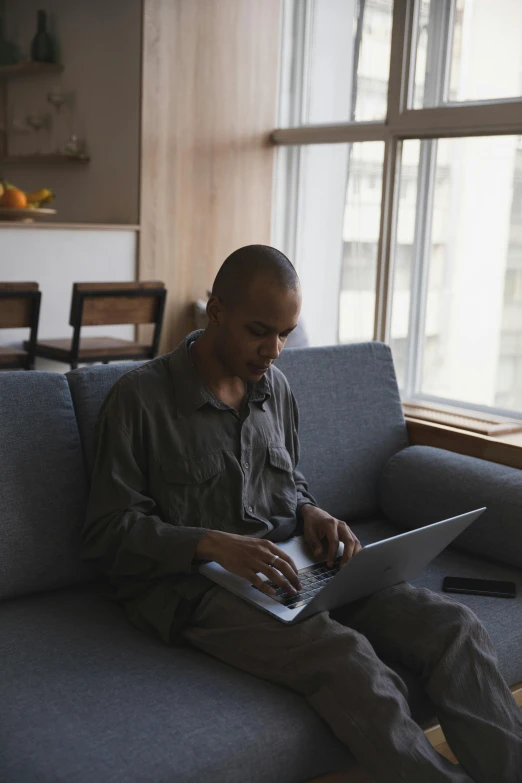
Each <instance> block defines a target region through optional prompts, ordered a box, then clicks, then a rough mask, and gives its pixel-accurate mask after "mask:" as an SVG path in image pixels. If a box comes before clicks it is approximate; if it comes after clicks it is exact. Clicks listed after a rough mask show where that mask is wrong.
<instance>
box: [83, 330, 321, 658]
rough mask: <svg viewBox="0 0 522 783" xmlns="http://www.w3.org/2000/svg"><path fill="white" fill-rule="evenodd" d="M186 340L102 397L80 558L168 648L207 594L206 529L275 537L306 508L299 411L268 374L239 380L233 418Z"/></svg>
mask: <svg viewBox="0 0 522 783" xmlns="http://www.w3.org/2000/svg"><path fill="white" fill-rule="evenodd" d="M200 334H201V331H197V332H192V333H191V334H189V335H188V336H187V337H186V338H185V339H184V340H183V341H182V343H180V345H179V346H178V347H177V348H176V349H175V350H174V351H172V353H170V354H166V355H164V356H160V357H158V358H157V359H154V360H152V361H150V362H147V363H146V364H143V365H140V366H139V367H137V368H135V369H133V370H131V371H130V372H129V373H128V374H126V375H125V376H123V377H122V378H121V379H120V380H119V381H118V382H117V383H116V384H115V385H114V387H113V388H112V389H111V391H110V392H109V394H108V395H107V397H106V399H105V401H104V403H103V405H102V408H101V411H100V414H99V417H98V421H97V426H96V436H95V459H94V467H93V473H92V483H91V493H90V498H89V504H88V510H87V518H86V521H85V525H84V528H83V532H82V539H83V549H82V556H83V557H84V558H85V559H89V560H95V561H96V562H97V564H98V565H99V567H100V569H101V570H102V571H103V572H104V573H105V574H106V575H107V576H108V577H109V581H110V595H111V597H112V598H113V599H114V600H116V601H118V602H120V603H121V604H122V605H123V606H124V607H125V609H126V611H127V614H128V616H129V618H130V619H131V621H132V622H133V623H134V624H135V625H137V626H138V627H140V628H142V629H143V630H146V631H151V632H157V633H159V634H160V636H161V638H162V639H163V640H164V641H165V642H166V643H171V642H173V641H174V640H176V631H178V630H179V629H180V628H181V627H182V626H183V625H184V624H185V623H186V622H187V621H188V620H189V618H190V614H191V612H192V611H193V609H194V608H195V606H196V605H197V603H198V601H199V600H200V599H201V597H202V596H203V595H204V593H205V592H206V591H207V590H208V589H210V587H212V586H213V582H211V581H210V580H208V579H207V578H206V577H204V576H203V575H202V574H200V573H199V572H198V565H200V564H201V562H203V561H198V560H197V559H196V558H195V552H196V547H197V545H198V542H199V540H200V538H201V537H202V536H203V535H204V534H205V532H206V531H207V530H208V529H212V530H222V531H226V532H230V533H236V534H240V535H248V536H254V537H257V538H269V539H270V540H271V541H283V540H285V539H287V538H289V537H290V536H291V535H294V534H295V533H296V532H300V531H301V520H300V516H299V509H300V508H301V507H302V506H303V505H304V504H305V503H312V504H314V505H315V500H314V498H313V497H312V495H311V494H310V493H309V492H308V486H307V483H306V481H305V479H304V477H303V475H302V474H301V473H300V472H299V471H298V470H297V464H298V460H299V441H298V409H297V404H296V401H295V398H294V396H293V394H292V392H291V390H290V387H289V385H288V382H287V380H286V378H285V376H284V375H283V374H282V373H281V372H280V371H279V370H278V369H277V368H276V367H271V368H270V369H269V370H268V371H267V373H266V374H265V376H264V377H263V378H262V380H260V381H259V382H257V383H254V384H247V394H246V397H245V400H244V402H243V405H242V408H241V412H240V413H238V412H237V411H236V410H235V409H234V408H232V407H230V406H229V405H227V404H226V403H224V402H222V401H221V400H220V399H218V398H217V397H216V396H215V395H214V394H213V393H212V392H211V391H210V390H209V389H208V387H206V386H205V385H204V384H203V383H202V382H201V380H200V379H199V376H198V374H197V372H196V370H195V369H194V367H193V366H192V364H191V361H190V355H189V348H190V344H191V343H192V342H193V341H194V340H196V339H197V338H198V337H199V335H200Z"/></svg>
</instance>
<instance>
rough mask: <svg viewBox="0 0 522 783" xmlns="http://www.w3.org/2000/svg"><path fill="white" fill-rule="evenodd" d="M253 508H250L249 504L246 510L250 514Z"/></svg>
mask: <svg viewBox="0 0 522 783" xmlns="http://www.w3.org/2000/svg"><path fill="white" fill-rule="evenodd" d="M253 510H254V509H253V508H252V506H249V507H248V512H249V513H250V514H251V513H252V511H253Z"/></svg>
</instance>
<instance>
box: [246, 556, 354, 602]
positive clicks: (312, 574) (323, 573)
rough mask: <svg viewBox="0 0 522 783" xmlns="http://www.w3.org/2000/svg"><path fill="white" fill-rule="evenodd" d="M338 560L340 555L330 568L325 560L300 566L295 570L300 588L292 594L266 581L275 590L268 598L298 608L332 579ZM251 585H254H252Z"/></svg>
mask: <svg viewBox="0 0 522 783" xmlns="http://www.w3.org/2000/svg"><path fill="white" fill-rule="evenodd" d="M340 562H341V556H339V557H336V558H335V560H334V563H333V566H332V567H331V568H328V566H327V565H326V560H325V561H324V562H322V563H315V564H314V565H311V566H307V567H306V568H302V569H301V570H300V571H298V572H297V573H298V574H299V581H300V582H301V584H302V590H298V592H297V593H294V594H293V595H290V593H287V592H286V590H284V589H283V588H282V587H279V585H276V584H275V582H270V581H267V582H266V584H267V585H269V586H270V587H273V588H275V591H276V592H275V595H269V598H273V599H274V601H278V602H279V603H280V604H283V606H287V607H288V608H289V609H299V608H300V607H301V606H305V605H306V604H307V603H309V602H310V601H311V600H312V598H315V596H316V595H317V593H318V592H319V590H322V589H323V587H324V586H325V584H327V583H328V582H329V581H330V579H333V578H334V576H335V575H336V574H338V573H339V564H340ZM252 587H255V585H252ZM257 589H259V588H257Z"/></svg>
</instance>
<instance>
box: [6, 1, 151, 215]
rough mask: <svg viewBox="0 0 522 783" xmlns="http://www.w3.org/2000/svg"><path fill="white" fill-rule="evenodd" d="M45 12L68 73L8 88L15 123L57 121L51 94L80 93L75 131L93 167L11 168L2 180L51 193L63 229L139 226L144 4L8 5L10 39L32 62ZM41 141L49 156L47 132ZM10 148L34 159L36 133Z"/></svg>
mask: <svg viewBox="0 0 522 783" xmlns="http://www.w3.org/2000/svg"><path fill="white" fill-rule="evenodd" d="M41 7H44V8H45V9H46V10H47V11H48V13H49V17H50V22H51V29H52V31H53V32H54V33H55V36H56V38H57V40H58V41H59V44H60V60H61V62H62V64H63V65H64V71H63V73H62V74H58V75H56V76H45V77H38V78H36V77H35V78H30V79H23V80H18V81H16V82H15V81H13V82H10V84H9V88H8V111H9V116H10V119H11V120H15V121H17V122H18V123H20V124H21V125H22V127H23V126H24V124H25V118H26V116H27V114H28V113H30V112H33V111H35V110H37V109H39V110H43V111H49V112H51V114H52V115H53V117H54V116H55V109H54V107H53V106H51V105H50V104H49V103H47V100H46V96H47V93H48V92H49V90H50V89H53V88H55V87H57V88H59V89H60V90H66V91H74V92H75V94H76V108H75V120H74V128H75V132H76V133H77V134H78V135H81V136H84V137H85V138H86V140H87V143H88V148H89V153H90V155H91V162H90V164H88V165H79V164H78V165H73V164H70V165H58V166H57V165H54V166H41V165H39V166H29V165H27V164H24V165H23V166H19V165H17V166H13V165H6V166H4V167H3V168H4V175H5V177H6V178H7V179H8V180H10V181H13V182H14V183H15V184H17V185H19V186H20V187H21V188H22V189H24V190H32V189H37V188H39V187H43V186H47V187H51V188H53V189H54V190H55V191H56V193H57V201H56V207H57V209H58V215H57V220H59V221H60V222H64V221H66V222H71V221H72V222H81V223H86V222H87V223H89V222H90V223H138V190H139V187H138V184H139V125H140V89H141V85H140V82H141V2H140V0H89V2H86V1H85V0H45V3H42V2H41V0H6V2H5V8H6V21H7V37H8V38H10V39H13V38H14V40H15V41H16V42H17V43H18V44H19V45H20V47H21V49H22V53H23V54H24V55H25V57H26V58H28V56H29V49H30V42H31V40H32V38H33V36H34V34H35V31H36V11H37V9H38V8H41ZM65 111H66V108H65V107H63V108H62V109H61V112H65ZM61 126H62V127H64V126H65V123H64V122H63V121H62V123H61ZM39 134H40V135H41V137H42V142H41V144H42V150H43V149H44V145H45V147H46V148H47V151H51V149H52V147H51V142H52V138H49V134H47V135H46V131H45V130H41V131H40V132H39ZM64 135H65V134H64ZM10 147H11V152H12V153H13V154H15V153H18V154H22V153H32V152H35V150H36V139H35V133H34V132H33V131H31V132H30V133H29V134H20V133H18V134H13V133H11V134H10ZM1 168H2V167H0V169H1Z"/></svg>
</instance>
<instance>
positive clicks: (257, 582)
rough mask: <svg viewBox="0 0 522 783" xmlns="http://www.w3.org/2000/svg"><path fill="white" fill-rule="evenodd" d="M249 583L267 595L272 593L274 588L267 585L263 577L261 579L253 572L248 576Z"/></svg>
mask: <svg viewBox="0 0 522 783" xmlns="http://www.w3.org/2000/svg"><path fill="white" fill-rule="evenodd" d="M250 581H251V584H253V585H254V587H257V589H258V590H261V592H262V593H266V594H267V595H274V594H275V590H274V588H273V587H270V585H267V583H266V582H265V580H264V579H261V577H260V576H259V574H254V575H253V576H252V577H250Z"/></svg>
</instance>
